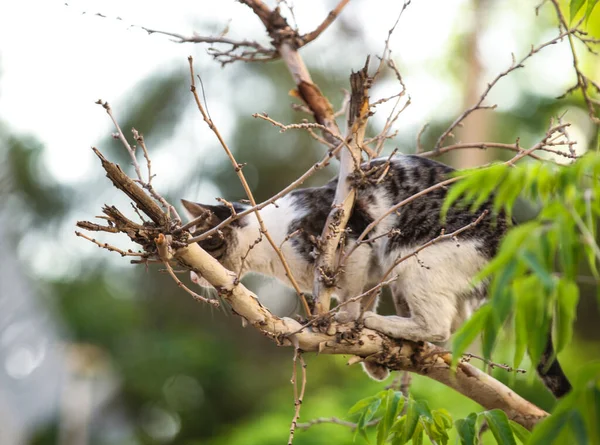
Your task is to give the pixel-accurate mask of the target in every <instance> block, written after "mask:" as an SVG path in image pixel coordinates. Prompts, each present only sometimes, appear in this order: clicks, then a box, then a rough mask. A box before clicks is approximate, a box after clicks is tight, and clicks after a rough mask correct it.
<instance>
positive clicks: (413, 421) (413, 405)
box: [400, 397, 420, 444]
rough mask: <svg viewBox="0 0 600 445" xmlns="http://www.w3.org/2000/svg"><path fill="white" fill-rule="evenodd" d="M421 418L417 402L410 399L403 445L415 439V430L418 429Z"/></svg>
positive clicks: (403, 433) (402, 440)
mask: <svg viewBox="0 0 600 445" xmlns="http://www.w3.org/2000/svg"><path fill="white" fill-rule="evenodd" d="M419 417H420V416H419V411H418V406H417V402H415V401H414V400H413V399H412V397H409V399H408V409H407V411H406V422H405V423H404V430H403V431H402V438H401V441H400V443H401V444H404V443H406V442H408V441H409V440H410V439H411V438H412V437H413V435H414V434H415V430H416V429H417V424H418V423H419Z"/></svg>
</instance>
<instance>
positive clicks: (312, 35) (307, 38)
mask: <svg viewBox="0 0 600 445" xmlns="http://www.w3.org/2000/svg"><path fill="white" fill-rule="evenodd" d="M349 1H350V0H341V1H340V2H339V3H338V4H337V5H336V7H335V8H333V9H332V10H331V11H330V12H329V14H327V17H326V18H325V20H323V22H322V23H321V24H320V25H319V26H317V28H316V29H315V30H314V31H311V32H309V33H306V34H304V35H303V36H301V37H300V40H301V42H302V46H305V45H307V44H309V43H310V42H312V41H313V40H315V39H316V38H317V37H319V36H320V35H321V34H322V33H323V31H325V30H326V29H327V28H328V27H329V25H331V24H332V23H333V21H334V20H335V19H336V18H337V16H338V15H340V13H341V12H342V9H344V6H346V5H347V4H348V2H349Z"/></svg>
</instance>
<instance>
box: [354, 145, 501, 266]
mask: <svg viewBox="0 0 600 445" xmlns="http://www.w3.org/2000/svg"><path fill="white" fill-rule="evenodd" d="M362 170H363V171H364V172H365V178H368V181H363V184H362V185H361V184H359V185H358V190H359V195H358V199H357V203H356V208H358V209H363V210H367V211H368V213H369V215H370V217H371V220H375V219H379V218H380V217H381V216H382V215H384V214H386V213H388V212H389V209H390V208H391V207H393V206H395V205H397V204H400V203H403V202H404V204H403V205H402V206H401V207H399V208H398V209H397V210H396V211H395V212H392V213H391V214H390V215H389V216H388V217H386V218H385V219H384V220H383V221H382V223H381V227H380V228H378V229H377V230H376V231H375V232H374V235H375V236H377V235H381V234H383V233H385V232H390V236H389V237H387V238H388V239H387V240H386V242H385V244H386V250H387V251H388V252H389V251H391V250H394V249H396V248H399V247H403V246H418V245H421V244H423V243H425V242H427V241H430V240H432V239H434V238H436V237H437V236H439V235H440V234H441V233H442V232H443V233H446V234H448V233H452V232H454V231H456V230H459V229H461V228H463V227H466V226H468V225H469V224H471V223H472V222H473V221H474V220H476V219H477V218H478V216H480V215H481V213H482V212H483V211H485V210H487V214H486V216H485V217H484V218H483V219H482V220H481V221H480V222H479V223H478V224H477V225H476V226H472V227H471V228H469V229H468V230H465V231H464V232H463V233H462V234H461V237H462V238H463V239H469V240H477V241H478V243H477V244H478V245H480V246H481V251H482V253H484V255H485V256H486V257H491V256H493V255H494V254H495V252H496V250H497V247H498V243H499V241H500V239H501V237H502V236H503V235H504V233H505V232H506V229H507V222H506V217H505V216H504V215H503V214H500V215H492V212H491V208H490V207H491V206H490V203H484V205H483V206H482V207H481V208H480V209H479V210H478V211H477V212H475V213H472V212H471V211H470V210H469V208H468V206H467V207H464V206H457V205H454V206H452V207H450V209H448V211H447V214H446V216H445V219H442V217H441V210H442V207H443V205H444V201H445V199H446V195H447V193H448V190H449V187H450V185H447V186H438V184H439V183H441V182H443V181H445V180H447V179H450V178H451V176H452V173H453V172H454V171H455V170H454V169H453V168H452V167H449V166H447V165H445V164H442V163H440V162H437V161H434V160H431V159H427V158H423V157H421V156H417V155H400V156H396V157H393V158H391V159H387V158H386V159H383V158H380V159H376V160H373V161H372V162H371V163H370V164H364V165H363V169H362ZM419 193H422V194H421V195H419V196H416V195H418V194H419ZM392 231H393V233H392Z"/></svg>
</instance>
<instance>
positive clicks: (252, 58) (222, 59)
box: [141, 26, 277, 66]
mask: <svg viewBox="0 0 600 445" xmlns="http://www.w3.org/2000/svg"><path fill="white" fill-rule="evenodd" d="M141 28H142V29H143V30H144V31H146V32H147V33H148V34H162V35H166V36H169V37H173V38H174V39H175V40H174V41H175V42H177V43H209V44H211V45H212V44H217V45H228V46H229V49H227V50H221V49H218V48H216V47H214V46H211V47H209V48H208V53H209V54H210V55H211V56H212V57H213V58H214V59H215V60H216V61H217V62H219V63H220V64H221V65H222V66H225V65H227V64H228V63H232V62H235V61H242V62H266V61H268V60H273V59H275V58H276V57H277V53H276V52H275V51H274V50H273V49H271V48H266V47H264V46H262V45H261V44H259V43H258V42H255V41H252V40H233V39H230V38H228V37H224V36H218V37H208V36H207V37H204V36H200V35H198V34H195V33H194V35H192V36H184V35H183V34H179V33H175V32H167V31H159V30H157V29H150V28H145V27H143V26H142V27H141Z"/></svg>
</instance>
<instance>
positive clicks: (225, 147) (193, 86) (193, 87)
mask: <svg viewBox="0 0 600 445" xmlns="http://www.w3.org/2000/svg"><path fill="white" fill-rule="evenodd" d="M188 61H189V64H190V77H191V91H192V94H193V95H194V99H195V101H196V105H197V106H198V110H199V111H200V114H202V118H203V119H204V122H206V124H207V125H208V127H209V128H210V129H211V130H212V132H213V133H214V134H215V136H216V137H217V139H218V140H219V142H220V143H221V146H222V147H223V150H225V153H226V154H227V157H228V158H229V161H230V162H231V165H232V166H233V168H234V170H235V172H236V174H237V176H238V178H239V180H240V182H241V184H242V187H243V188H244V191H245V192H246V196H247V197H248V200H249V201H250V204H251V205H252V207H256V201H255V200H254V195H253V194H252V191H251V190H250V186H249V185H248V181H246V177H245V176H244V173H243V172H242V167H241V165H240V164H239V163H238V162H237V161H236V160H235V157H234V156H233V153H232V152H231V150H230V149H229V146H228V145H227V143H226V142H225V140H224V139H223V137H222V136H221V133H220V132H219V130H218V128H217V127H216V126H215V124H214V122H213V121H212V119H211V118H210V116H208V114H207V113H206V111H205V110H204V106H203V105H202V102H201V101H200V98H199V97H198V92H197V91H196V76H195V74H194V63H193V62H194V61H193V59H192V56H189V57H188ZM254 214H255V215H256V219H257V221H258V225H259V226H260V231H261V233H262V234H263V235H264V236H265V238H267V241H268V242H269V244H270V245H271V247H272V248H273V250H275V253H276V254H277V256H278V257H279V260H280V261H281V264H282V266H283V268H284V270H285V275H286V276H287V277H288V279H289V280H290V283H291V284H292V286H293V288H294V290H295V291H296V293H297V294H298V298H299V299H300V301H301V303H302V306H303V307H304V310H305V311H306V315H307V316H310V307H309V306H308V303H307V301H306V298H305V297H304V294H303V293H302V291H301V290H300V286H298V283H297V282H296V279H295V278H294V275H293V274H292V271H291V269H290V266H289V265H288V263H287V261H286V259H285V257H284V256H283V253H282V252H281V250H280V249H279V248H278V247H277V244H275V241H274V240H273V238H272V237H271V235H270V234H269V232H268V230H267V227H266V226H265V223H264V221H263V219H262V217H261V216H260V212H259V210H258V209H256V210H254Z"/></svg>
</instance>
